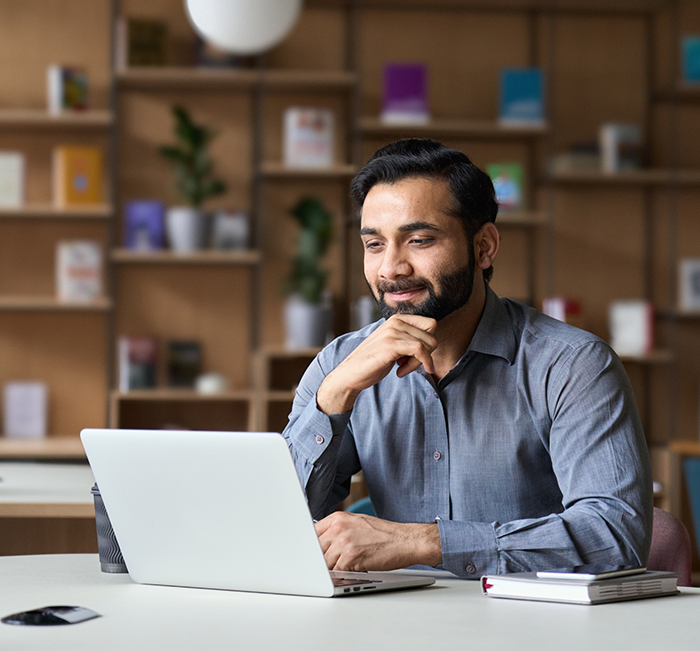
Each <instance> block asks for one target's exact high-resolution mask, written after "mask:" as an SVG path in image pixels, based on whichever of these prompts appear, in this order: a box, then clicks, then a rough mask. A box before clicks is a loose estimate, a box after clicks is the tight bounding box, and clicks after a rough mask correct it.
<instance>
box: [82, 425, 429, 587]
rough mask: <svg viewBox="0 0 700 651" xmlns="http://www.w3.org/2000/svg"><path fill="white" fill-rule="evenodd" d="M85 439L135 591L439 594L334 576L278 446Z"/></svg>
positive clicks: (181, 435)
mask: <svg viewBox="0 0 700 651" xmlns="http://www.w3.org/2000/svg"><path fill="white" fill-rule="evenodd" d="M80 437H81V439H82V442H83V447H84V448H85V452H86V454H87V458H88V461H89V462H90V466H91V468H92V471H93V474H94V476H95V481H96V482H97V484H98V486H99V488H100V493H101V494H102V498H103V500H104V504H105V507H106V509H107V513H108V514H109V519H110V521H111V523H112V527H113V528H114V533H115V535H116V537H117V541H118V542H119V546H120V548H121V551H122V554H123V556H124V561H125V563H126V566H127V568H128V570H129V574H130V576H131V578H132V579H133V580H134V581H136V582H137V583H149V584H157V585H170V586H185V587H192V588H217V589H223V590H241V591H246V592H266V593H275V594H290V595H308V596H317V597H333V596H349V595H361V594H367V593H369V592H378V591H380V590H390V589H397V588H415V587H420V586H426V585H431V584H432V583H434V582H435V579H434V578H433V577H430V576H424V575H423V576H421V575H419V574H400V573H378V572H367V573H365V572H330V571H329V570H328V568H327V566H326V562H325V560H324V558H323V552H322V551H321V546H320V544H319V541H318V537H317V536H316V531H315V529H314V525H313V520H312V518H311V514H310V513H309V509H308V506H307V504H306V498H305V497H304V493H303V491H302V488H301V485H300V483H299V479H298V477H297V474H296V470H295V468H294V462H293V461H292V456H291V453H290V452H289V449H288V447H287V444H286V441H285V440H284V438H283V437H282V436H281V435H280V434H277V433H274V432H272V433H271V432H201V431H189V430H125V429H85V430H83V431H82V432H81V434H80Z"/></svg>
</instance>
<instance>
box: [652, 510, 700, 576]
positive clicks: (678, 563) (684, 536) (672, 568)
mask: <svg viewBox="0 0 700 651" xmlns="http://www.w3.org/2000/svg"><path fill="white" fill-rule="evenodd" d="M647 569H648V570H663V571H666V572H676V573H677V574H678V585H684V586H689V585H690V584H691V571H692V555H691V546H690V536H689V535H688V530H687V529H686V528H685V525H684V524H683V523H682V522H681V521H680V520H679V519H678V518H677V517H675V516H673V515H671V514H670V513H668V512H667V511H663V510H661V509H658V508H656V507H654V524H653V529H652V534H651V550H650V551H649V559H648V560H647Z"/></svg>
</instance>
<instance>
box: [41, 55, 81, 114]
mask: <svg viewBox="0 0 700 651" xmlns="http://www.w3.org/2000/svg"><path fill="white" fill-rule="evenodd" d="M46 77H47V79H46V82H47V89H46V90H47V98H48V109H49V113H51V114H52V115H58V114H60V113H62V112H63V111H82V110H85V109H86V108H87V106H88V77H87V73H86V72H85V70H84V69H83V68H79V67H69V66H60V65H57V64H54V65H50V66H49V67H48V69H47V71H46Z"/></svg>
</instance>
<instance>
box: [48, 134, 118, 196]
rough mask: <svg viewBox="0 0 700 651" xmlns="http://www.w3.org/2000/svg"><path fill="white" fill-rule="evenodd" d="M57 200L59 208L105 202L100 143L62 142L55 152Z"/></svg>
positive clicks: (54, 168)
mask: <svg viewBox="0 0 700 651" xmlns="http://www.w3.org/2000/svg"><path fill="white" fill-rule="evenodd" d="M53 191H54V202H55V204H56V206H57V207H59V208H69V207H71V206H89V205H96V204H100V203H103V202H104V197H105V195H104V167H103V157H102V150H101V149H100V148H99V147H82V146H71V145H62V146H59V147H56V148H55V149H54V152H53Z"/></svg>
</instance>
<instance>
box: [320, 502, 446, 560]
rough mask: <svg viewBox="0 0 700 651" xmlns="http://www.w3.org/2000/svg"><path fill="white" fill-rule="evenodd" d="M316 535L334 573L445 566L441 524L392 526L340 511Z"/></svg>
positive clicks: (400, 523)
mask: <svg viewBox="0 0 700 651" xmlns="http://www.w3.org/2000/svg"><path fill="white" fill-rule="evenodd" d="M316 533H317V534H318V538H319V540H320V542H321V549H322V550H323V555H324V557H325V559H326V564H327V565H328V568H329V569H331V570H344V571H351V572H363V571H369V570H395V569H398V568H402V567H407V566H408V565H415V564H421V565H431V566H435V565H438V564H439V563H441V562H442V548H441V545H440V533H439V531H438V526H437V524H414V523H402V522H390V521H389V520H381V519H379V518H374V517H372V516H369V515H362V514H358V513H345V512H343V511H338V512H336V513H331V515H329V516H328V517H326V518H324V519H323V520H321V521H320V522H317V523H316Z"/></svg>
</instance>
